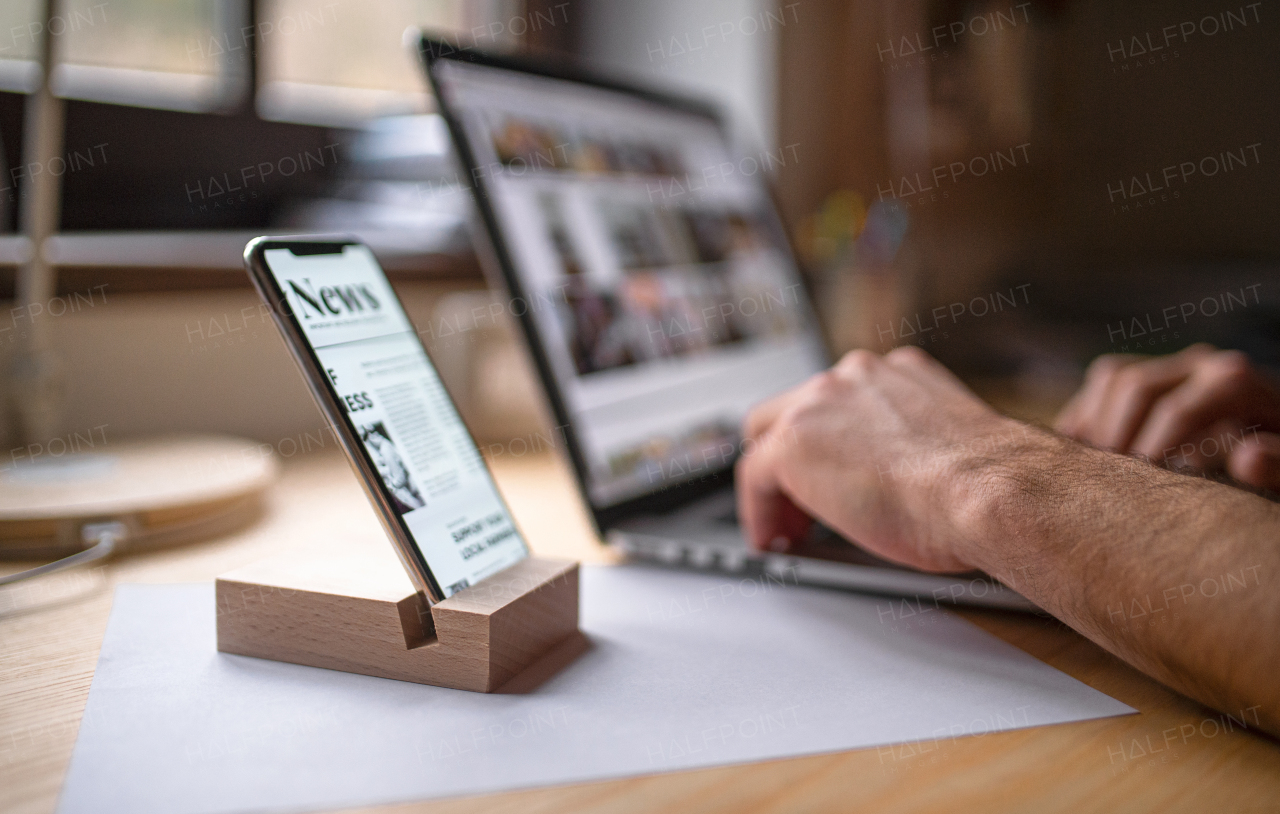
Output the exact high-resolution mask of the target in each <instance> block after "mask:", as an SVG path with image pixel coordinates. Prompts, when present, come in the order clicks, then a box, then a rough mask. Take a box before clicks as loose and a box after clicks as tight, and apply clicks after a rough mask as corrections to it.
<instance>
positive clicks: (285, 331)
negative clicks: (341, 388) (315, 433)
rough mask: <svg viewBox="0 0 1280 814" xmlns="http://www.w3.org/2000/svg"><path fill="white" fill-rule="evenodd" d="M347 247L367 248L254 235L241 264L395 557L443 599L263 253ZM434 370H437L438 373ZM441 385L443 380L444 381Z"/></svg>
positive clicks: (427, 591) (432, 596)
mask: <svg viewBox="0 0 1280 814" xmlns="http://www.w3.org/2000/svg"><path fill="white" fill-rule="evenodd" d="M347 246H363V247H364V248H366V249H368V246H367V245H366V244H364V243H363V242H361V241H359V240H356V239H354V238H350V237H346V236H340V237H310V236H297V237H294V236H281V237H258V238H254V239H253V240H251V241H249V243H248V245H247V246H245V250H244V262H245V268H246V269H247V270H248V272H249V278H250V279H251V280H252V281H253V285H254V288H256V289H257V290H258V294H259V296H261V297H262V299H263V301H264V302H265V303H266V304H267V307H268V308H269V309H270V311H271V317H272V320H273V321H274V322H275V323H276V327H277V328H279V330H280V333H281V335H282V336H283V338H284V340H285V346H286V347H288V349H289V354H290V355H291V356H292V357H293V359H294V361H295V362H296V363H297V364H298V367H299V369H300V370H301V372H302V377H303V379H304V380H305V381H306V384H307V389H308V390H310V391H311V395H312V397H313V398H314V399H315V400H316V404H317V405H319V407H320V411H321V412H322V413H323V414H324V416H325V419H326V420H327V421H328V423H329V426H330V428H331V429H332V430H333V431H334V435H335V436H336V437H337V439H338V444H339V446H341V447H342V450H343V452H344V453H345V455H346V456H347V461H348V463H350V464H351V467H352V469H354V470H355V472H356V474H357V475H358V476H359V480H360V484H361V486H362V487H363V489H364V491H365V495H366V496H368V498H369V502H370V503H372V504H373V506H374V508H375V509H376V510H377V514H378V520H379V521H380V522H381V523H382V527H383V529H385V530H386V532H387V536H388V537H389V538H390V539H391V543H392V547H393V548H394V549H395V550H396V554H397V555H398V556H399V558H400V562H401V563H402V564H403V565H404V567H405V570H406V571H407V572H408V573H409V577H410V579H411V581H412V582H413V583H414V587H415V588H416V589H417V591H418V592H419V593H421V594H423V595H424V596H425V597H426V598H427V601H428V602H429V603H430V604H435V603H437V602H441V601H443V600H444V599H445V596H444V592H443V591H442V590H441V589H440V583H439V582H438V581H437V580H436V577H435V573H434V572H433V571H432V570H431V565H430V563H428V562H427V559H426V556H425V555H423V553H422V551H421V550H420V549H419V548H418V546H417V544H416V542H415V541H414V537H413V533H412V532H411V531H410V530H409V526H408V524H407V523H405V521H404V518H403V517H401V516H400V514H399V513H397V512H396V510H395V509H394V508H393V506H392V504H391V500H390V495H389V494H388V492H387V487H386V485H385V484H384V483H383V482H382V478H381V476H380V475H379V474H378V470H377V468H376V467H375V466H374V464H373V460H372V459H371V458H370V457H369V451H368V450H367V449H365V447H364V444H363V443H361V441H360V436H359V434H358V433H357V432H356V428H355V424H354V423H353V422H352V421H351V417H350V415H349V414H348V413H347V411H346V410H344V409H343V408H342V404H341V401H340V400H339V394H338V391H337V389H336V388H335V387H334V386H333V383H332V382H330V381H329V377H328V376H327V375H326V374H325V371H324V366H323V365H321V364H320V359H319V357H317V356H316V353H315V350H314V349H313V348H312V347H311V343H310V342H308V341H307V338H306V335H305V334H303V332H302V327H301V325H299V324H298V321H297V319H296V318H295V317H294V315H293V310H292V308H291V306H290V305H289V301H288V299H287V298H286V297H285V294H284V291H283V290H282V289H281V288H280V286H279V284H278V283H277V282H276V279H275V276H274V275H273V274H272V273H271V270H270V267H269V266H268V264H267V259H266V252H268V251H270V250H273V249H288V250H290V251H292V252H293V253H294V254H295V255H298V254H316V255H319V254H342V253H343V252H344V251H345V248H346V247H347ZM370 253H372V252H370ZM374 265H375V266H376V267H377V269H378V273H379V274H382V275H383V277H384V279H385V277H386V271H385V270H383V268H382V265H381V264H380V263H378V262H377V260H376V259H375V261H374ZM387 287H388V288H391V289H392V291H391V293H392V296H394V297H395V300H396V304H397V305H398V306H399V307H400V309H401V311H404V312H405V314H406V315H407V314H408V312H407V311H405V309H404V303H403V302H402V301H401V300H400V295H399V294H397V293H396V292H395V290H394V288H392V286H391V285H390V281H388V285H387ZM414 336H415V338H416V339H417V341H418V345H419V347H421V348H422V352H423V354H424V355H426V357H427V360H428V362H430V363H431V365H432V367H433V368H434V367H435V362H434V361H433V360H432V359H431V354H430V352H428V351H427V348H426V346H425V345H423V344H422V338H421V337H420V336H418V335H417V333H416V331H415V334H414ZM437 375H439V374H438V373H437ZM441 384H442V385H443V382H441ZM445 391H446V393H447V392H448V388H447V387H446V388H445ZM449 399H450V402H451V403H454V402H453V397H452V395H450V396H449ZM454 409H455V411H456V410H457V406H456V403H454ZM458 419H459V421H461V423H462V426H463V429H464V430H465V431H466V433H467V439H468V440H469V441H470V442H471V445H472V446H473V447H476V451H477V453H479V446H478V445H477V444H476V441H475V436H474V435H473V434H472V432H471V428H470V427H468V426H467V424H466V421H464V420H462V416H461V414H459V415H458ZM481 464H482V465H483V466H484V470H485V475H486V476H487V477H488V478H489V481H490V483H492V484H493V488H494V493H495V494H497V496H498V501H499V502H500V503H501V504H502V508H503V510H504V511H506V513H507V517H508V519H509V520H510V522H511V525H512V526H513V527H514V528H515V530H516V534H517V536H518V538H519V540H520V545H521V547H522V548H523V549H524V552H525V556H526V557H528V556H529V555H530V550H529V544H528V542H527V541H526V540H525V536H524V532H523V531H522V530H521V529H520V527H519V525H518V524H517V523H516V520H515V515H513V514H512V512H511V507H510V506H509V505H507V500H506V498H505V497H504V496H503V495H502V490H501V489H499V488H498V484H497V482H496V481H495V480H494V478H493V473H492V472H491V471H490V470H489V464H488V462H487V461H484V460H483V457H482V459H481Z"/></svg>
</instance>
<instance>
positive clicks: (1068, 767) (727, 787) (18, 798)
mask: <svg viewBox="0 0 1280 814" xmlns="http://www.w3.org/2000/svg"><path fill="white" fill-rule="evenodd" d="M495 473H496V475H497V478H498V481H499V483H500V484H501V486H502V488H503V491H504V492H505V494H506V495H507V497H508V500H509V501H510V503H511V507H512V510H513V511H514V512H515V514H516V516H517V517H518V518H519V519H520V522H521V525H522V526H523V527H524V529H525V531H526V533H527V534H528V536H529V538H530V541H531V542H532V544H533V546H534V548H535V549H536V550H537V551H538V553H540V554H546V555H550V556H565V557H576V558H579V559H582V560H584V561H591V562H607V561H609V560H610V559H611V555H610V553H609V552H607V551H605V550H603V549H602V548H600V546H599V545H597V543H596V541H595V538H594V534H593V532H592V531H591V528H590V525H589V522H588V520H587V518H586V515H585V513H584V511H583V508H582V506H581V504H580V503H579V501H578V499H577V497H576V493H575V492H574V491H573V489H572V487H571V484H570V480H569V475H568V472H567V471H566V470H565V469H564V468H563V466H562V465H561V464H560V463H559V462H558V461H556V460H553V459H551V458H549V457H546V456H529V457H525V458H519V459H516V458H509V459H506V460H500V461H498V462H497V464H496V466H495ZM317 507H323V511H316V509H317ZM339 545H346V546H349V545H362V546H363V545H369V546H381V545H386V542H385V540H384V539H383V538H382V536H381V531H380V529H379V528H378V525H377V520H376V518H375V517H374V515H373V512H372V510H371V509H370V508H369V506H368V504H367V503H366V501H365V498H364V495H363V494H362V493H361V491H360V488H359V486H358V485H357V483H356V481H355V479H354V477H353V476H352V474H351V472H350V470H349V469H348V468H347V465H346V463H345V462H344V461H343V460H342V459H341V458H340V457H338V456H337V455H336V454H330V453H319V454H313V455H309V456H306V457H299V458H295V459H293V460H290V461H286V462H285V474H284V477H283V480H282V481H281V483H280V484H279V485H278V486H277V487H276V488H275V489H274V490H273V493H272V496H271V500H270V505H269V508H268V510H267V513H266V516H265V517H264V518H263V519H262V521H261V522H259V523H258V524H256V525H255V526H253V527H252V528H250V529H247V530H245V531H243V532H241V533H239V534H236V535H233V536H230V537H226V538H222V539H219V540H215V541H210V542H204V543H199V544H195V545H190V546H186V547H183V548H177V549H170V550H167V551H159V552H153V553H147V554H134V555H130V556H127V557H123V558H120V559H117V560H114V561H112V562H110V563H109V564H107V565H106V566H103V567H100V568H96V569H93V570H86V571H81V572H78V573H77V572H73V573H68V574H65V575H59V576H54V577H48V578H46V579H45V580H44V581H43V582H40V583H33V584H30V585H26V586H19V587H16V588H14V589H10V590H9V591H7V592H3V589H0V811H5V812H10V814H43V812H49V811H52V810H53V808H54V805H55V803H56V800H57V795H58V790H59V788H60V787H61V785H62V779H63V776H64V774H65V773H66V769H67V762H68V760H69V759H70V756H71V749H72V746H73V744H74V743H75V737H76V729H77V727H78V726H79V722H80V716H81V714H82V712H83V711H84V705H85V699H86V698H87V696H88V693H89V683H90V681H91V680H92V677H93V670H94V665H95V664H96V662H97V658H98V648H99V647H100V646H101V643H102V636H103V632H104V630H105V628H106V623H107V615H108V613H109V612H110V608H111V595H112V589H113V586H114V585H115V584H116V583H120V582H182V581H204V580H210V579H212V578H213V577H215V576H217V575H218V574H220V573H223V572H224V571H228V570H230V569H232V568H235V567H238V566H241V565H244V564H247V563H249V562H252V561H254V560H256V559H259V558H261V557H264V556H267V555H269V554H273V553H276V552H279V551H283V550H288V549H291V548H297V549H303V548H305V549H309V550H314V549H317V548H325V547H335V546H339ZM17 567H18V564H10V563H4V564H0V568H3V569H5V571H6V572H7V571H13V570H16V569H17ZM961 613H962V614H963V615H964V616H965V617H967V618H968V619H970V620H971V621H973V622H974V623H976V624H977V625H979V626H981V627H983V628H985V629H986V630H989V631H991V632H992V633H994V634H995V635H997V636H999V637H1000V638H1002V639H1005V640H1007V641H1009V642H1011V643H1013V644H1014V645H1016V646H1018V647H1020V648H1022V649H1024V650H1025V651H1027V652H1028V653H1030V654H1032V655H1033V656H1036V657H1037V658H1039V659H1042V660H1043V661H1045V662H1047V663H1049V664H1051V665H1053V666H1054V667H1057V668H1058V669H1060V670H1063V671H1064V672H1066V673H1068V674H1070V675H1072V676H1074V677H1076V678H1078V679H1080V680H1081V681H1083V682H1085V683H1086V684H1089V685H1090V686H1092V687H1095V688H1097V689H1098V690H1100V691H1102V692H1104V693H1107V694H1108V695H1111V696H1113V697H1115V698H1118V699H1120V700H1121V701H1124V702H1125V703H1127V704H1129V705H1131V706H1133V707H1135V708H1137V709H1138V710H1140V711H1141V713H1142V714H1141V715H1131V716H1126V717H1123V718H1112V719H1107V720H1099V721H1087V722H1082V723H1074V724H1062V725H1058V726H1052V727H1041V728H1035V729H1028V730H1021V731H1014V732H1002V733H996V734H990V735H985V736H981V737H970V738H960V739H957V740H952V741H947V740H943V741H940V742H937V743H927V744H924V745H923V746H920V745H917V746H915V747H910V746H908V747H898V748H888V747H885V748H881V749H864V750H860V751H853V752H842V753H838V754H831V755H822V756H817V757H802V758H794V759H788V760H777V761H772V762H768V763H762V764H752V765H748V766H731V767H725V768H717V769H702V770H697V771H686V772H677V773H672V774H664V775H655V776H651V777H642V778H636V779H630V780H616V781H609V782H602V783H591V784H585V785H578V786H569V787H558V788H549V789H539V790H534V791H524V792H512V793H506V794H500V795H493V796H488V797H481V798H467V799H458V800H446V801H439V802H427V803H414V804H405V805H398V806H390V807H383V808H379V809H376V810H377V811H379V812H430V813H431V814H436V813H437V812H440V813H443V812H452V813H454V814H462V813H463V812H520V814H528V813H529V812H541V811H548V812H549V811H556V812H585V811H597V810H605V809H607V810H608V811H611V812H641V811H663V812H665V811H689V810H698V811H709V812H716V811H723V812H744V811H746V812H766V811H769V812H772V811H777V812H792V811H806V812H818V811H850V810H854V809H857V810H860V811H873V810H874V811H880V810H884V811H895V812H897V811H934V810H941V809H950V810H960V811H963V810H970V809H974V808H976V807H977V804H978V803H979V802H981V803H982V807H983V809H984V810H986V811H991V812H999V811H1010V812H1013V811H1017V812H1026V811H1036V812H1058V811H1062V812H1078V811H1094V810H1096V811H1152V810H1159V811H1195V812H1199V811H1210V810H1217V811H1274V810H1277V807H1280V744H1277V743H1276V742H1275V741H1273V740H1271V739H1269V738H1267V737H1266V736H1260V735H1258V734H1255V733H1254V732H1252V731H1241V730H1240V729H1239V728H1238V726H1236V725H1234V724H1232V725H1231V726H1230V728H1231V731H1227V727H1226V726H1224V724H1229V723H1230V722H1229V721H1225V720H1224V719H1223V717H1222V716H1221V715H1219V714H1218V713H1216V712H1214V711H1212V710H1210V709H1208V708H1205V707H1202V706H1200V705H1199V704H1196V703H1194V702H1192V701H1188V700H1187V699H1185V698H1182V697H1181V696H1178V695H1176V694H1174V693H1172V692H1170V691H1169V690H1167V689H1165V688H1164V687H1162V686H1161V685H1159V684H1157V683H1156V682H1154V681H1151V680H1150V679H1148V678H1146V677H1144V676H1143V675H1141V674H1139V673H1138V672H1136V671H1135V670H1132V669H1130V668H1129V667H1127V666H1125V665H1124V664H1122V663H1120V662H1119V661H1117V660H1116V659H1114V658H1112V657H1111V656H1110V655H1108V654H1106V653H1105V652H1103V651H1102V650H1100V649H1099V648H1098V647H1096V646H1094V645H1093V644H1091V643H1090V642H1088V641H1086V640H1085V639H1083V638H1082V637H1080V636H1078V635H1077V634H1075V633H1074V632H1072V631H1071V630H1069V629H1067V628H1065V627H1064V626H1062V625H1061V624H1059V623H1057V622H1055V621H1053V620H1048V619H1042V618H1036V617H1032V616H1027V615H1022V614H1015V613H1002V612H996V611H977V610H963V611H961ZM139 759H144V758H142V757H141V756H140V758H139Z"/></svg>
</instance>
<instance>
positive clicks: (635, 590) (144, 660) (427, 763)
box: [58, 566, 1134, 814]
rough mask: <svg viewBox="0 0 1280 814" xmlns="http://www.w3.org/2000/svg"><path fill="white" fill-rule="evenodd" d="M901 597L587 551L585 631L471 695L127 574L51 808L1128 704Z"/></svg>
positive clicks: (709, 748) (431, 778) (618, 766)
mask: <svg viewBox="0 0 1280 814" xmlns="http://www.w3.org/2000/svg"><path fill="white" fill-rule="evenodd" d="M902 603H903V600H889V599H886V598H876V597H870V596H859V595H855V594H849V593H842V592H835V591H825V590H821V589H815V588H802V587H796V586H794V585H786V586H780V585H778V584H777V583H774V582H769V581H764V582H762V581H761V580H760V579H754V580H753V579H742V580H736V579H728V578H725V577H719V576H708V575H702V574H691V573H683V572H672V571H661V570H656V569H649V568H644V567H590V566H587V567H584V568H583V572H582V629H583V630H584V632H586V634H587V635H588V636H589V638H590V640H591V643H592V646H591V649H590V650H589V651H588V652H586V653H585V654H583V655H582V656H580V657H579V658H578V659H577V660H576V661H574V662H573V663H572V664H570V665H569V666H568V667H567V668H566V669H565V670H563V671H562V672H560V673H558V674H557V675H555V676H554V677H553V678H551V679H550V680H549V681H547V682H545V683H544V684H542V685H541V686H539V687H538V688H537V689H536V690H534V691H532V692H530V693H527V694H492V695H483V694H478V693H468V692H462V691H459V690H448V689H441V688H438V687H427V686H421V685H417V684H408V683H404V682H398V681H388V680H385V679H378V678H370V677H367V676H358V675H351V674H347V673H339V672H333V671H328V670H320V669H316V668H311V667H301V666H298V665H293V664H282V663H277V662H271V661H264V660H259V659H253V658H247V657H243V656H231V655H226V654H222V653H218V652H217V651H216V648H215V637H214V601H213V590H212V586H210V585H124V586H121V587H120V588H118V589H117V592H116V597H115V606H114V608H113V609H112V612H111V620H110V623H109V626H108V628H107V634H106V639H105V641H104V642H103V647H102V654H101V657H100V659H99V662H98V669H97V673H96V674H95V675H94V679H93V686H92V688H91V690H90V693H89V702H88V705H87V707H86V710H85V716H84V721H83V723H82V724H81V728H80V734H79V739H78V741H77V742H76V747H75V752H74V755H73V757H72V760H71V766H70V769H69V771H68V775H67V780H66V784H65V786H64V788H63V792H62V797H61V800H60V802H59V809H58V810H59V811H60V812H61V814H79V812H93V814H102V812H128V813H129V814H146V812H165V814H195V813H196V812H235V811H306V810H324V809H334V808H342V807H348V806H358V805H372V804H377V803H384V802H392V801H402V800H413V799H425V798H433V797H445V796H454V795H466V794H480V793H485V792H493V791H498V790H504V789H514V788H524V787H532V786H543V785H553V784H562V783H572V782H577V781H586V780H600V779H605V778H616V777H625V776H632V775H641V774H650V773H654V772H663V771H671V770H677V769H689V768H696V767H702V766H712V765H720V764H726V763H740V762H747V761H758V760H768V759H773V758H782V757H791V756H795V755H804V754H813V753H819V752H830V751H838V750H846V749H856V748H859V747H867V746H876V745H881V744H888V743H896V742H904V741H917V740H924V741H928V742H930V743H932V742H934V741H937V740H939V739H941V740H944V741H945V740H946V739H949V738H951V737H956V736H963V735H983V734H986V733H988V732H992V731H999V730H1004V729H1017V728H1022V727H1026V726H1038V725H1043V724H1053V723H1062V722H1066V721H1079V720H1085V719H1090V718H1099V717H1105V716H1110V715H1120V714H1125V713H1129V712H1133V711H1134V710H1132V709H1131V708H1130V707H1128V706H1126V705H1125V704H1122V703H1120V702H1118V701H1115V700H1113V699H1111V698H1109V697H1107V696H1105V695H1103V694H1101V693H1099V692H1097V691H1095V690H1093V689H1090V688H1089V687H1087V686H1085V685H1084V684H1081V683H1080V682H1078V681H1076V680H1075V679H1073V678H1071V677H1069V676H1067V675H1065V674H1064V673H1061V672H1059V671H1058V670H1055V669H1053V668H1051V667H1049V666H1047V665H1045V664H1043V663H1042V662H1039V661H1037V660H1035V659H1033V658H1031V657H1030V656H1028V655H1027V654H1025V653H1023V652H1022V651H1020V650H1018V649H1016V648H1014V647H1012V646H1010V645H1008V644H1006V643H1004V642H1002V641H1000V640H999V639H996V638H995V637H993V636H991V635H989V634H987V633H985V632H984V631H982V630H980V629H978V628H977V627H974V626H973V625H971V624H969V623H968V622H965V621H964V620H962V619H960V618H958V617H956V616H954V615H952V614H950V613H948V612H947V611H945V610H941V609H937V608H930V607H929V606H928V605H925V606H924V608H925V610H924V611H923V612H922V611H921V609H920V608H919V607H918V606H915V605H914V603H911V601H910V600H908V603H909V604H902ZM907 611H913V612H914V615H908V614H907Z"/></svg>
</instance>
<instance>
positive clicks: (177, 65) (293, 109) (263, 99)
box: [0, 0, 523, 127]
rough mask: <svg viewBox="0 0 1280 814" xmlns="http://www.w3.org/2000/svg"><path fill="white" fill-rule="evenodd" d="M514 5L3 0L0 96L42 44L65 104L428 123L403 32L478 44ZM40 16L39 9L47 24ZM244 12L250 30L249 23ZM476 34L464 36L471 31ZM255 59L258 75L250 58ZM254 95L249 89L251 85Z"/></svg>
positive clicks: (24, 77)
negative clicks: (479, 34)
mask: <svg viewBox="0 0 1280 814" xmlns="http://www.w3.org/2000/svg"><path fill="white" fill-rule="evenodd" d="M522 5H523V4H522V3H521V2H520V0H373V2H371V0H258V2H256V3H253V4H250V3H249V2H248V0H50V2H47V3H46V2H44V1H43V0H3V2H0V90H9V91H17V92H20V93H30V92H32V91H33V90H35V89H36V88H37V87H39V83H40V73H41V69H40V60H41V54H42V51H43V45H44V41H45V37H46V36H48V39H49V42H50V44H51V49H52V54H53V70H52V71H51V73H50V87H51V88H52V90H53V92H54V94H55V95H57V96H60V97H62V98H66V99H83V100H87V101H94V102H108V103H114V104H124V105H131V106H136V107H152V108H162V109H168V110H184V111H192V112H215V113H216V112H235V111H237V110H242V109H244V106H245V104H246V102H248V101H249V94H250V93H251V92H254V91H256V93H255V97H254V99H253V101H254V106H255V107H256V110H257V113H258V115H259V116H261V117H262V118H264V119H270V120H275V121H287V122H297V123H304V124H320V125H329V126H337V127H351V126H357V125H360V124H361V123H363V122H365V121H367V120H369V119H372V118H377V117H380V116H387V115H400V114H411V113H425V112H429V111H430V108H431V102H430V96H429V94H428V93H427V88H426V82H425V79H424V78H423V76H422V71H421V68H420V67H419V66H418V65H417V55H416V53H415V48H414V47H413V44H412V43H409V42H406V40H405V33H406V31H407V30H410V29H422V30H426V31H432V32H439V33H442V34H445V35H453V36H458V35H462V34H464V33H465V32H468V31H471V30H473V29H475V30H483V31H484V32H486V36H485V42H483V43H481V44H483V45H489V46H494V45H497V46H503V45H507V44H509V43H508V42H507V40H511V39H513V38H514V37H513V36H512V35H510V34H509V33H507V32H506V27H505V26H501V25H499V26H496V29H497V30H501V31H502V32H503V33H502V34H498V35H490V34H489V33H488V32H490V31H492V30H495V28H494V27H491V22H492V21H494V20H501V19H507V18H508V17H511V16H514V15H517V14H519V13H520V12H519V9H520V7H521V6H522ZM46 6H47V7H48V8H49V9H50V11H48V12H46V11H45V9H46ZM251 8H252V9H254V13H256V16H257V20H256V21H253V20H251V19H250V13H251V12H250V9H251ZM477 26H478V27H479V28H476V27H477ZM255 48H256V52H257V64H256V66H255V65H254V64H253V63H252V61H251V60H252V58H253V57H252V55H253V53H254V51H255ZM255 68H256V75H257V78H258V87H257V88H256V89H254V88H250V87H249V83H250V78H251V77H252V76H254V75H255Z"/></svg>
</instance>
